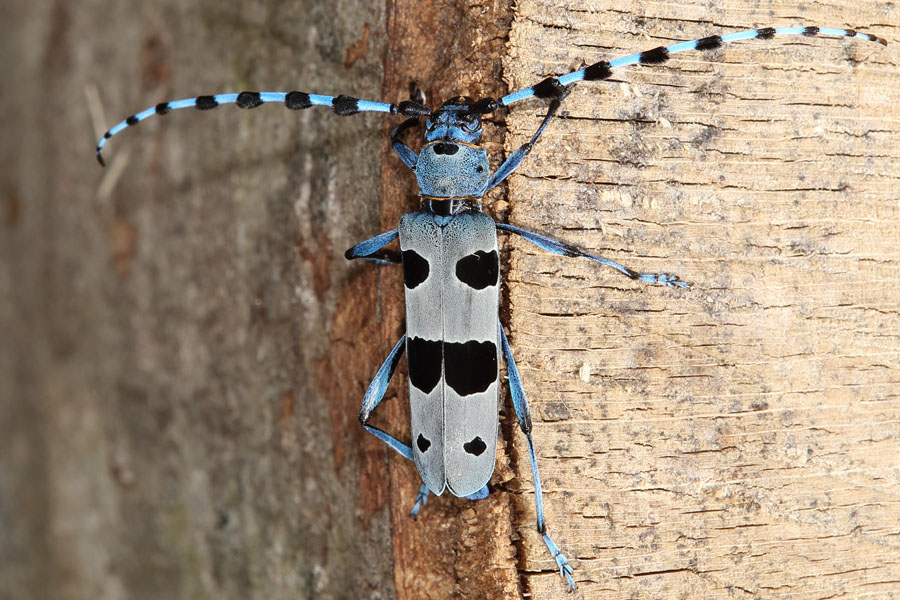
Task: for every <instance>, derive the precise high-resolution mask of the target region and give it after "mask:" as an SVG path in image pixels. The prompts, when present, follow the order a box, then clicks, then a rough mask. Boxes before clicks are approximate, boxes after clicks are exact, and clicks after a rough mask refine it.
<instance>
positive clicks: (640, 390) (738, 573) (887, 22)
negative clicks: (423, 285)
mask: <svg viewBox="0 0 900 600" xmlns="http://www.w3.org/2000/svg"><path fill="white" fill-rule="evenodd" d="M897 16H898V15H897V12H896V8H892V5H890V4H884V3H835V4H808V3H803V4H802V5H800V4H792V5H787V4H785V3H780V2H779V3H774V2H767V3H762V4H758V3H757V4H754V5H753V7H752V8H750V7H748V6H746V5H744V4H736V3H725V4H722V3H716V4H714V5H711V4H710V3H707V2H703V3H693V4H691V3H685V2H678V3H663V2H636V3H627V4H625V5H623V4H622V3H613V2H592V3H590V4H589V6H585V4H584V3H583V2H574V1H572V2H560V1H554V2H534V1H531V0H523V1H520V2H518V3H517V11H516V15H515V20H514V22H513V26H512V32H511V34H510V49H509V57H508V59H507V60H506V61H505V63H504V77H505V79H506V81H507V83H508V85H509V87H510V89H516V88H518V87H521V86H523V85H528V84H530V83H531V82H535V81H539V80H540V79H541V78H543V77H545V76H547V75H550V74H555V73H561V72H566V71H567V70H569V69H570V68H571V67H573V66H574V67H577V66H578V64H579V60H582V59H583V60H585V61H586V62H588V63H591V62H594V61H596V60H599V59H601V58H606V57H612V56H618V55H620V54H627V53H630V52H634V51H640V50H645V49H649V48H652V47H654V46H657V45H660V44H666V43H670V42H672V41H676V40H688V39H693V38H695V37H701V36H704V35H707V34H709V33H711V32H715V31H720V30H722V29H727V30H729V31H735V30H739V29H745V28H748V27H753V26H763V25H768V24H772V23H775V24H782V23H791V24H797V23H798V22H801V21H802V22H804V23H812V24H822V25H833V26H837V27H842V26H850V27H856V28H859V29H860V30H867V29H871V30H872V31H874V32H875V33H877V34H878V35H881V36H883V37H886V38H888V39H889V41H890V43H891V45H890V46H888V48H886V49H885V48H882V47H880V46H876V45H873V44H864V43H854V42H849V43H848V42H840V41H833V40H828V41H826V40H803V39H793V40H773V41H771V42H765V43H753V42H750V43H743V44H739V45H738V44H736V45H734V46H732V47H729V48H727V49H724V50H721V51H716V52H715V53H714V54H713V55H712V58H713V60H712V61H707V60H704V59H702V58H701V57H699V56H697V55H690V56H688V55H683V58H681V57H679V58H678V59H677V60H673V61H672V62H671V63H669V65H667V66H663V67H658V68H645V69H641V68H632V69H629V70H627V71H622V72H621V74H619V75H617V76H616V77H615V81H613V82H609V83H605V84H604V83H597V84H590V85H581V86H579V87H578V88H577V89H576V90H575V91H573V93H572V94H571V96H570V97H569V98H568V99H567V100H566V103H565V107H564V109H565V110H566V111H567V115H566V116H565V117H564V118H563V119H561V120H559V121H558V122H556V123H554V124H553V125H552V126H551V127H550V128H549V129H548V130H547V133H546V134H545V135H544V138H543V139H542V140H541V143H540V144H539V145H538V147H537V148H536V150H535V151H534V153H533V154H532V155H531V156H530V157H529V160H528V161H527V162H526V163H525V164H524V165H523V167H522V168H520V169H519V171H518V174H517V175H516V176H514V177H512V178H511V181H510V184H509V188H510V194H509V204H510V206H511V211H510V222H512V223H515V224H517V225H520V226H524V227H528V228H532V229H535V230H537V231H542V232H546V233H548V234H556V235H559V236H560V237H563V238H565V239H567V240H570V241H572V242H576V243H578V244H581V245H582V246H584V247H586V248H588V249H591V250H594V251H597V252H599V253H601V254H603V255H605V256H608V257H610V258H613V259H616V260H621V262H623V263H625V264H627V265H630V266H632V267H634V268H638V269H640V270H643V271H652V272H669V273H676V274H678V275H680V276H682V277H683V278H684V279H686V280H688V281H690V282H692V283H693V285H694V288H693V289H692V290H690V291H687V292H683V291H678V290H669V289H664V288H659V287H657V288H649V287H647V286H645V285H641V284H638V283H632V282H630V281H628V280H627V279H625V278H623V277H621V276H619V275H617V274H615V273H613V272H611V271H610V270H608V269H602V268H597V267H594V266H592V265H590V264H588V263H586V262H583V261H577V260H564V259H560V258H557V257H553V256H549V255H547V254H545V253H542V252H541V251H540V250H539V249H537V248H535V247H533V246H531V245H530V244H528V243H527V242H524V241H521V240H512V241H511V246H512V248H513V250H512V261H511V264H512V266H511V269H510V273H509V276H508V281H509V286H508V288H509V303H510V328H511V330H512V335H511V343H512V346H513V350H514V352H515V353H516V356H517V360H518V363H519V369H520V371H522V375H523V377H524V380H525V386H526V389H527V392H528V394H529V398H530V399H531V402H532V414H533V415H534V417H535V443H536V445H537V447H538V453H539V455H540V464H541V468H542V473H543V475H544V486H545V505H546V510H547V513H548V520H549V525H550V528H551V531H552V532H554V533H555V534H556V535H557V539H558V541H559V542H560V543H561V545H562V546H564V547H565V548H566V549H567V550H568V552H569V553H570V557H571V558H573V559H574V560H573V562H574V564H575V566H576V568H577V571H576V576H577V579H578V581H579V583H580V586H581V595H582V596H583V597H584V598H648V599H651V598H652V599H657V598H732V597H734V598H754V597H758V598H776V597H777V598H858V597H877V598H888V597H896V596H897V594H898V593H900V543H898V533H900V529H898V524H897V515H898V514H900V501H898V498H900V471H898V456H900V371H898V358H900V334H898V331H900V318H898V298H900V296H898V287H897V281H898V280H900V258H898V257H900V226H898V222H900V219H898V217H900V206H898V203H897V197H898V190H900V178H898V173H897V168H896V165H897V164H900V146H898V144H897V141H896V140H897V139H898V138H900V119H898V116H900V109H898V104H897V98H898V97H900V78H898V72H900V71H898V60H897V46H896V40H897V38H898V35H897V34H898V27H897V26H898V21H897ZM620 82H621V83H620ZM543 110H544V109H543V107H542V106H540V105H539V104H538V103H534V104H531V105H529V106H528V107H527V108H523V109H519V110H515V111H513V112H512V114H511V115H510V117H509V119H508V122H509V125H510V129H509V133H508V135H507V139H506V147H507V151H510V150H512V149H513V148H515V147H516V146H517V145H518V144H521V143H522V142H523V141H524V140H525V139H526V138H527V136H529V135H530V134H531V132H532V131H533V130H534V128H535V127H536V126H537V124H538V123H539V118H540V117H541V116H542V114H543ZM513 439H514V440H515V441H516V448H517V450H518V452H517V453H516V458H517V460H516V472H517V473H518V474H520V475H521V481H522V482H523V485H524V486H526V487H528V489H530V484H529V483H528V478H527V473H528V464H527V460H526V455H525V453H524V446H523V444H522V443H521V440H520V438H518V437H516V436H514V437H513ZM516 504H517V507H518V508H519V510H520V511H521V514H522V515H523V516H522V517H521V518H518V519H516V520H515V523H516V529H517V531H518V532H519V533H520V535H522V536H523V538H524V540H525V553H524V556H525V563H524V568H525V570H526V573H527V572H535V571H538V570H540V571H541V572H540V573H536V574H534V575H533V576H528V577H526V582H525V589H526V591H529V592H530V593H531V594H532V595H533V597H535V598H541V599H549V598H564V597H567V596H566V594H565V592H564V590H563V587H562V586H561V584H560V581H559V577H558V576H557V575H555V574H552V573H550V572H549V571H550V568H551V566H552V565H551V561H550V560H549V559H548V558H547V556H546V554H545V552H544V549H543V546H542V544H541V542H540V540H539V538H538V536H537V535H536V534H534V533H533V532H532V529H531V518H532V516H533V505H532V498H531V495H530V494H526V495H523V496H521V497H517V501H516Z"/></svg>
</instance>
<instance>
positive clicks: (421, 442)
mask: <svg viewBox="0 0 900 600" xmlns="http://www.w3.org/2000/svg"><path fill="white" fill-rule="evenodd" d="M416 446H418V447H419V452H427V451H428V449H429V448H431V442H430V441H429V440H428V438H426V437H425V436H424V435H422V434H421V433H420V434H419V437H417V438H416Z"/></svg>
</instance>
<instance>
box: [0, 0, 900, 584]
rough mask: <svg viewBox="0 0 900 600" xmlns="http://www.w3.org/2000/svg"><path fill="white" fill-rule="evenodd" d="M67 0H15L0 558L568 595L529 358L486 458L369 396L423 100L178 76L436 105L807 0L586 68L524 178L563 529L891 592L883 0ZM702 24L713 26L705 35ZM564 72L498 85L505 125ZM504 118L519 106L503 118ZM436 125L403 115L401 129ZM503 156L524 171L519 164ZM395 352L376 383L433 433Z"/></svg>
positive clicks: (494, 123) (522, 317)
mask: <svg viewBox="0 0 900 600" xmlns="http://www.w3.org/2000/svg"><path fill="white" fill-rule="evenodd" d="M188 4H189V5H185V3H179V2H174V1H170V0H163V1H160V2H153V3H140V2H136V1H134V0H120V1H118V2H113V3H110V2H100V1H98V0H91V1H88V0H84V1H76V2H67V1H65V0H53V1H51V0H45V1H44V2H34V3H30V4H28V3H19V4H18V5H15V4H14V5H10V6H9V7H7V8H5V10H4V11H3V14H4V18H3V19H0V56H2V61H3V62H2V63H0V68H2V70H3V72H2V73H0V75H2V80H3V81H4V82H6V83H5V85H4V86H3V87H2V88H0V100H2V106H3V107H4V110H3V112H2V117H0V119H2V121H0V128H2V131H3V142H2V145H0V194H2V202H0V209H2V218H0V255H2V258H0V328H2V332H3V337H2V340H0V598H17V599H18V598H54V599H57V598H58V599H82V598H84V599H93V598H110V599H118V598H129V599H130V598H148V599H149V598H191V599H193V598H207V597H208V598H301V599H305V598H324V599H331V598H334V599H343V598H372V599H378V598H382V599H387V598H395V597H396V598H399V599H401V600H420V599H422V598H428V599H440V600H444V599H448V598H453V599H463V598H466V599H469V598H486V599H491V600H494V599H499V598H518V597H533V598H541V599H542V600H543V599H549V598H567V597H571V596H568V595H567V594H566V593H565V588H564V585H563V583H562V581H561V580H560V578H559V576H558V574H556V572H555V570H554V568H553V567H554V564H553V562H552V561H551V560H550V558H549V555H548V554H547V553H546V550H545V548H544V546H543V544H542V542H541V540H540V537H539V536H538V535H537V533H536V532H535V531H534V525H533V524H534V496H533V493H532V492H533V487H532V484H531V477H530V467H529V464H528V456H527V452H526V449H525V445H524V440H523V437H522V435H521V433H520V432H519V431H518V428H517V426H516V425H515V419H514V416H513V414H512V411H511V409H510V407H509V405H508V395H507V393H505V392H504V397H503V407H502V409H501V423H502V431H503V436H502V437H503V442H502V443H501V445H500V446H501V447H500V448H498V452H499V453H500V455H499V457H498V467H497V472H496V473H495V477H494V479H493V480H492V492H493V493H492V494H491V495H490V496H489V498H488V499H486V500H484V501H481V502H478V503H471V502H468V501H465V500H461V499H456V498H452V497H449V496H448V495H446V494H445V495H444V496H443V497H441V498H434V497H432V498H431V500H430V502H429V504H428V506H427V507H425V508H424V509H423V511H422V513H421V515H420V517H419V519H418V521H412V520H410V519H409V518H408V516H407V515H408V512H409V509H410V508H411V506H412V502H413V501H414V498H415V494H416V491H417V489H418V486H419V481H418V478H417V476H416V473H415V468H414V467H413V466H412V464H410V463H409V462H408V461H405V460H403V459H401V458H399V457H397V456H396V455H394V454H393V453H391V452H388V451H386V450H385V448H384V447H383V445H382V444H381V443H380V442H378V441H377V440H375V439H374V438H372V437H371V436H369V435H368V434H366V433H364V431H363V430H362V429H361V428H360V427H359V425H358V422H357V420H356V413H357V411H358V408H359V402H360V399H361V397H362V394H363V391H364V389H365V386H366V385H367V384H368V382H369V379H370V378H371V376H372V374H373V373H374V372H375V370H376V369H377V367H378V365H380V363H381V361H382V360H383V358H384V356H386V354H387V352H388V351H389V349H390V348H391V346H392V345H393V343H394V342H395V340H396V339H397V338H398V337H399V335H401V333H402V330H403V303H402V285H401V275H400V273H399V270H398V269H396V268H394V267H375V266H373V265H364V264H348V263H347V262H346V261H345V260H344V258H343V251H344V249H346V248H347V247H349V246H351V245H352V244H354V243H356V242H358V241H360V240H362V239H364V238H367V237H370V236H372V235H374V234H375V233H378V232H380V231H383V230H386V229H390V228H393V227H395V226H396V222H397V220H398V218H399V216H400V215H401V214H402V213H403V212H405V211H408V210H410V209H413V208H415V207H416V204H417V203H416V201H415V192H416V190H415V187H414V179H413V177H412V175H411V174H410V173H409V172H408V170H407V169H406V168H405V167H404V166H403V165H402V163H401V162H400V161H399V159H398V158H397V157H396V156H394V155H393V154H392V153H391V151H390V148H389V144H388V142H387V136H388V133H389V131H390V128H391V127H392V126H393V125H395V124H396V123H397V122H399V120H396V119H395V120H387V119H385V118H383V117H380V116H377V115H358V116H355V117H352V118H343V117H337V116H335V115H333V114H331V113H330V112H329V111H327V110H318V111H316V110H315V109H311V110H307V111H303V112H300V113H291V112H287V111H285V110H284V109H283V108H280V107H268V106H264V107H261V108H259V109H257V110H255V111H252V112H243V111H238V110H237V109H236V108H234V107H222V108H219V109H217V110H216V111H212V112H207V113H197V112H195V111H191V110H186V111H175V112H173V113H171V114H170V115H168V116H167V117H165V118H154V119H151V120H148V121H147V122H145V123H142V124H140V125H139V126H138V127H137V128H135V129H133V130H129V131H127V132H125V133H123V134H121V135H120V136H117V137H116V138H114V139H113V140H112V141H111V142H110V144H109V145H108V146H107V149H108V151H107V158H108V167H107V169H106V170H103V171H101V170H100V169H99V168H98V167H96V166H95V164H94V163H93V158H92V156H91V154H92V149H93V143H94V141H95V139H96V138H97V136H99V135H100V134H102V133H103V131H104V130H105V129H106V128H107V127H109V126H110V125H112V124H113V123H115V122H117V121H118V120H119V119H120V118H122V117H125V116H127V115H128V114H131V113H132V112H135V111H136V110H140V109H143V108H145V107H147V106H152V105H153V104H155V103H157V102H159V101H161V100H164V99H171V98H181V97H188V96H191V95H194V94H204V93H210V92H217V91H240V90H243V89H300V90H304V91H310V92H315V91H319V92H322V93H332V94H337V93H344V94H349V95H355V96H360V97H365V98H375V99H378V98H381V99H385V100H387V101H399V100H403V99H406V98H407V97H408V95H409V89H410V83H415V84H418V86H420V87H421V88H422V89H423V91H425V93H426V96H427V99H428V103H429V104H430V105H431V106H437V105H438V104H440V103H441V102H442V101H443V100H445V99H447V98H449V97H451V96H455V95H460V94H462V95H470V96H474V97H479V96H487V95H489V96H494V97H496V96H498V95H501V94H502V93H504V92H505V91H507V89H517V88H519V87H522V86H525V85H530V84H532V83H535V82H537V81H540V80H541V79H543V78H544V77H546V76H548V75H553V74H560V73H564V72H567V71H569V70H571V69H572V68H577V67H578V66H580V64H581V63H580V61H582V60H583V61H585V62H586V63H592V62H595V61H597V60H600V59H603V58H609V57H611V56H618V55H621V54H626V53H630V52H635V51H640V50H645V49H649V48H652V47H655V46H658V45H660V44H666V43H670V42H671V41H675V40H687V39H692V38H695V37H701V36H705V35H708V34H709V33H713V32H719V31H722V30H726V31H735V30H738V29H744V28H748V27H753V26H764V25H769V24H776V25H780V24H798V22H803V23H811V24H820V25H823V26H824V25H831V26H837V27H842V26H846V27H853V28H857V29H860V30H862V31H871V32H872V33H876V34H878V35H881V36H883V37H886V38H888V40H889V42H890V43H891V45H890V46H888V48H887V49H884V48H882V47H880V46H877V45H874V44H868V43H862V42H858V41H854V42H848V41H834V40H824V39H799V38H791V39H775V40H772V41H769V42H755V41H750V42H744V43H740V44H735V45H733V46H729V47H727V48H725V49H723V50H717V51H715V52H714V53H713V54H707V55H699V54H690V55H688V54H685V55H680V56H679V57H677V58H675V59H673V61H671V62H670V63H668V64H667V65H664V66H661V67H653V68H630V69H625V70H622V71H621V72H619V73H617V75H616V76H615V78H614V80H613V81H610V82H598V83H593V84H581V85H579V86H578V87H577V88H576V89H575V90H574V91H573V92H572V94H571V95H570V96H569V98H568V99H567V100H566V102H565V105H564V111H563V115H562V118H560V119H558V120H556V121H554V123H553V124H552V125H551V126H550V127H549V128H548V130H547V132H546V133H545V135H544V137H543V139H542V140H541V142H540V143H539V144H538V145H537V146H536V148H535V150H534V152H533V153H532V154H531V156H530V157H529V158H528V160H527V161H526V162H525V163H524V164H523V165H522V167H521V168H520V169H519V171H518V172H517V174H516V175H514V176H513V177H512V178H510V182H509V184H508V186H503V189H501V190H498V192H497V193H494V194H492V195H491V196H489V197H488V198H487V200H486V203H485V204H486V210H488V212H490V213H491V214H493V215H494V216H495V217H496V218H498V219H499V220H508V221H509V222H511V223H513V224H516V225H519V226H522V227H526V228H529V229H533V230H536V231H540V232H544V233H546V234H548V235H554V236H556V237H560V238H563V239H566V240H568V241H570V242H574V243H577V244H580V245H581V246H583V247H585V248H587V249H589V250H592V251H595V252H597V253H600V254H602V255H604V256H607V257H609V258H612V259H615V260H619V261H621V262H623V263H625V264H627V265H629V266H632V267H634V268H636V269H639V270H641V271H644V272H667V273H675V274H678V275H680V276H681V277H682V278H683V279H685V280H687V281H689V282H691V283H692V284H693V286H694V287H693V289H691V290H690V291H682V290H669V289H664V288H659V287H647V286H645V285H641V284H637V283H633V282H631V281H629V280H627V279H625V278H623V277H622V276H620V275H617V274H616V273H614V272H612V271H610V270H609V269H604V268H602V267H597V266H593V265H591V264H588V263H587V262H585V261H579V260H574V259H565V258H560V257H554V256H550V255H548V254H546V253H543V252H542V251H540V250H539V249H537V248H535V247H533V246H531V245H529V244H528V243H527V242H524V241H522V240H520V239H512V240H511V241H510V243H509V251H508V252H507V258H508V261H507V263H506V266H505V269H506V271H507V273H506V277H507V282H508V285H507V288H506V296H507V299H508V300H507V302H506V303H505V305H504V308H503V317H504V320H505V321H506V322H508V324H509V325H508V331H509V332H510V339H511V343H512V346H513V352H514V353H515V355H516V359H517V362H518V365H519V369H520V371H521V372H522V376H523V378H524V380H525V386H526V391H527V392H528V395H529V399H530V401H531V406H532V415H533V418H534V421H535V433H534V437H535V445H536V447H537V449H538V455H539V462H540V467H541V473H542V475H543V483H544V491H545V496H544V504H545V510H546V514H547V518H548V523H549V530H550V533H551V534H553V535H554V537H555V539H556V541H557V542H558V543H559V544H560V546H561V547H562V548H563V550H564V551H565V552H566V554H567V555H568V556H569V558H570V559H571V560H572V562H573V564H574V566H575V567H576V579H577V581H578V583H579V586H580V590H579V596H580V597H583V598H591V599H594V598H623V599H624V598H647V599H653V600H656V599H659V598H697V597H703V598H776V597H777V598H797V599H815V598H823V599H824V598H856V597H867V598H891V597H897V596H898V595H900V542H898V538H900V527H898V525H897V514H898V510H900V467H898V460H897V457H898V455H900V372H898V362H900V360H898V359H900V333H898V332H900V316H898V305H900V304H898V298H900V295H898V292H897V284H896V282H897V281H898V280H900V259H898V256H900V226H898V222H900V218H898V217H900V205H898V200H897V198H898V190H900V176H898V174H897V169H896V164H898V158H900V147H898V144H897V142H896V140H897V139H898V138H900V109H898V105H897V102H896V99H897V98H898V97H900V80H898V77H897V74H898V59H897V56H898V55H897V44H896V40H897V39H898V38H900V36H898V14H897V9H896V7H894V6H893V4H891V3H886V2H884V3H883V2H872V3H856V4H851V3H846V2H831V3H815V4H807V3H803V4H802V5H801V4H785V3H775V2H765V3H755V4H753V5H752V6H750V7H748V6H746V5H743V4H737V3H725V4H722V3H718V4H716V5H715V6H713V7H711V6H710V4H709V3H705V2H704V3H685V2H680V3H677V4H672V3H661V2H633V3H627V4H622V3H619V4H615V3H608V2H602V1H598V2H590V3H587V4H586V3H584V2H576V1H574V0H572V1H570V2H565V1H562V0H552V1H544V2H534V1H532V0H519V1H518V2H517V3H516V6H515V7H514V8H513V7H511V6H510V5H509V4H508V3H507V2H503V1H500V0H477V1H468V2H464V1H463V0H436V1H434V2H429V3H421V2H414V1H413V0H389V1H388V2H386V3H375V4H372V3H362V2H357V1H356V0H340V1H338V2H333V3H322V2H312V1H297V0H292V1H291V2H281V1H277V0H258V1H255V2H250V1H244V0H242V1H239V2H225V3H222V2H212V1H211V0H201V1H199V2H194V3H188ZM708 59H711V60H708ZM545 110H546V109H545V106H544V105H543V104H542V103H541V102H538V101H531V102H528V103H522V104H521V105H517V106H516V107H515V108H514V109H513V110H512V111H511V112H510V113H509V114H508V115H507V114H505V113H504V114H498V115H495V116H493V117H491V118H490V119H489V120H488V123H487V124H486V142H487V145H488V148H489V150H490V152H491V154H492V160H493V164H494V165H495V166H497V165H499V163H500V161H501V160H502V158H503V156H504V155H508V153H509V152H511V151H513V150H514V149H515V148H516V147H518V146H519V145H520V144H521V143H522V142H524V141H525V140H526V139H527V138H528V137H529V136H530V135H531V133H532V132H533V131H534V129H535V128H536V127H537V125H538V124H539V122H540V118H541V117H542V116H543V114H544V112H545ZM507 127H508V133H507ZM412 133H413V135H412V136H411V139H413V140H414V139H415V132H412ZM507 192H508V196H507V195H506V194H507ZM404 376H405V364H404V366H402V367H401V369H399V370H398V373H397V374H396V375H395V381H394V383H393V384H392V386H391V388H390V390H389V392H388V397H387V399H386V401H385V404H384V405H383V406H382V407H381V408H380V409H379V411H378V413H377V414H376V416H375V418H374V421H375V423H376V424H377V425H379V426H382V427H384V428H386V429H388V430H390V431H392V432H394V433H397V434H399V435H400V437H401V438H405V437H407V436H408V418H409V417H408V408H407V407H406V383H405V381H404V379H403V377H404Z"/></svg>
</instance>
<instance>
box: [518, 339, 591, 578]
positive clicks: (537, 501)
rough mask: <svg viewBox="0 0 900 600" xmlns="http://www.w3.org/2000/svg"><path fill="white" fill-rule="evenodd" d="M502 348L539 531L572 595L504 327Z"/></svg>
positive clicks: (529, 420)
mask: <svg viewBox="0 0 900 600" xmlns="http://www.w3.org/2000/svg"><path fill="white" fill-rule="evenodd" d="M500 345H501V346H502V347H503V357H504V358H505V359H506V372H507V375H508V377H509V392H510V395H511V396H512V400H513V408H515V410H516V419H517V420H518V421H519V427H520V428H521V429H522V433H524V434H525V439H526V440H527V441H528V457H529V458H530V459H531V476H532V478H533V479H534V505H535V512H536V513H537V530H538V533H540V534H541V538H542V539H543V540H544V544H545V545H546V546H547V550H549V551H550V555H551V556H552V557H553V560H555V561H556V566H557V568H558V569H559V574H560V576H561V577H562V578H563V579H565V580H566V583H567V584H568V586H569V591H570V592H574V591H575V588H576V586H575V580H574V579H572V572H573V569H572V565H570V564H569V561H568V559H567V558H566V557H565V556H564V555H563V553H562V552H561V551H560V549H559V546H557V545H556V543H555V542H554V541H553V539H552V538H551V537H550V536H549V535H548V534H547V524H546V522H545V521H544V496H543V493H542V492H541V476H540V474H539V473H538V464H537V456H536V455H535V453H534V442H533V441H532V439H531V414H530V412H529V410H528V400H527V399H526V398H525V389H524V388H523V387H522V380H521V379H520V378H519V369H518V368H516V361H515V360H513V355H512V351H511V350H510V349H509V341H508V340H507V339H506V333H504V331H503V325H502V324H501V325H500Z"/></svg>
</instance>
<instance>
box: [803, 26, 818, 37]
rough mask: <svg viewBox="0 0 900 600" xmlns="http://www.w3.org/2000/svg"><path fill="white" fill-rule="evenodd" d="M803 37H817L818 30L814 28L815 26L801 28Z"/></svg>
mask: <svg viewBox="0 0 900 600" xmlns="http://www.w3.org/2000/svg"><path fill="white" fill-rule="evenodd" d="M803 35H808V36H814V35H819V28H818V27H815V26H812V27H804V28H803Z"/></svg>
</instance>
